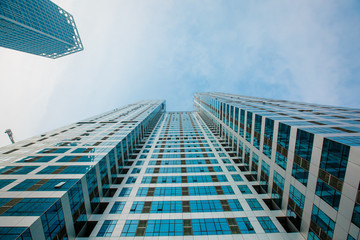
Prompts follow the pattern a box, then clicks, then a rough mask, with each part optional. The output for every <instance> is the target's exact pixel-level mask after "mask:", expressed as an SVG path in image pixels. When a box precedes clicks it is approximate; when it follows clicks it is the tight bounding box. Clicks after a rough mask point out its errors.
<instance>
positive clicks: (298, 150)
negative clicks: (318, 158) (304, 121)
mask: <svg viewBox="0 0 360 240" xmlns="http://www.w3.org/2000/svg"><path fill="white" fill-rule="evenodd" d="M313 143H314V134H312V133H308V132H305V131H303V130H300V129H298V130H297V134H296V144H295V154H296V155H298V156H299V157H302V158H304V159H306V160H308V161H309V162H310V161H311V154H312V148H313Z"/></svg>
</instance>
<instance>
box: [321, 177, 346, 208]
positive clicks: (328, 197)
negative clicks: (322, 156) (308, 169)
mask: <svg viewBox="0 0 360 240" xmlns="http://www.w3.org/2000/svg"><path fill="white" fill-rule="evenodd" d="M316 195H318V196H319V197H320V198H321V199H322V200H324V201H325V202H327V203H328V204H329V205H330V206H332V207H333V208H334V209H336V210H338V208H339V204H340V198H341V193H339V192H338V191H336V190H335V189H333V188H332V187H330V186H329V185H327V184H326V183H324V182H323V181H322V180H320V179H318V180H317V185H316Z"/></svg>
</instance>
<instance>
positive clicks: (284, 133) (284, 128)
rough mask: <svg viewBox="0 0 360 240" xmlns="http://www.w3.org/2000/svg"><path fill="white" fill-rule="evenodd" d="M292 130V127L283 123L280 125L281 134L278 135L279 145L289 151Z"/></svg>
mask: <svg viewBox="0 0 360 240" xmlns="http://www.w3.org/2000/svg"><path fill="white" fill-rule="evenodd" d="M290 129H291V127H290V126H288V125H286V124H283V123H279V133H278V140H277V143H278V144H280V145H281V146H282V147H284V148H286V149H289V140H290Z"/></svg>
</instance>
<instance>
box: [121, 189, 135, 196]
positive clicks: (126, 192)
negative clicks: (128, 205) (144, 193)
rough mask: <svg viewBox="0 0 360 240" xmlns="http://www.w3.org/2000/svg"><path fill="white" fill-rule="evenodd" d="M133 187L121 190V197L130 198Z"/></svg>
mask: <svg viewBox="0 0 360 240" xmlns="http://www.w3.org/2000/svg"><path fill="white" fill-rule="evenodd" d="M131 190H132V187H124V188H123V189H121V192H120V194H119V197H128V196H129V195H130V193H131Z"/></svg>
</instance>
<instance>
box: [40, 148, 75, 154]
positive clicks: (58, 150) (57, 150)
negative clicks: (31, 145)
mask: <svg viewBox="0 0 360 240" xmlns="http://www.w3.org/2000/svg"><path fill="white" fill-rule="evenodd" d="M69 150H70V148H45V149H43V150H41V151H40V152H38V153H65V152H67V151H69Z"/></svg>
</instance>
